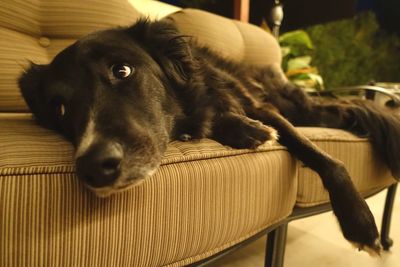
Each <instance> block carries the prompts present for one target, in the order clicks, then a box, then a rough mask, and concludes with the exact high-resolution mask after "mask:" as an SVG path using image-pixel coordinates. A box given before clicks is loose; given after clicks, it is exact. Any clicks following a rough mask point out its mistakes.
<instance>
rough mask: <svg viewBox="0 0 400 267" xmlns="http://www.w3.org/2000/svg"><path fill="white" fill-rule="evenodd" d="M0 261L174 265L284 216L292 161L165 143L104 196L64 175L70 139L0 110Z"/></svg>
mask: <svg viewBox="0 0 400 267" xmlns="http://www.w3.org/2000/svg"><path fill="white" fill-rule="evenodd" d="M0 125H1V127H0V144H1V146H2V149H1V150H0V266H7V267H19V266H30V267H35V266H66V267H67V266H96V267H101V266H105V267H106V266H107V267H110V266H111V267H112V266H116V267H119V266H184V265H187V264H190V263H193V262H195V261H198V260H201V259H204V258H206V257H208V256H211V255H213V254H215V253H218V252H219V251H222V250H223V249H225V248H228V247H230V246H232V245H234V244H236V243H238V242H240V241H242V240H244V239H246V238H248V237H250V236H251V235H254V234H256V233H257V232H259V231H261V230H262V229H264V228H265V227H267V226H269V225H272V224H274V223H276V222H278V221H280V220H281V219H283V218H284V217H286V216H288V215H289V214H290V212H291V210H292V208H293V206H294V203H295V199H296V189H297V183H296V179H295V177H296V170H297V168H296V166H297V163H296V161H295V160H294V159H293V158H292V157H291V156H290V155H289V154H288V153H287V152H286V151H285V150H284V149H283V148H282V147H280V146H277V145H265V146H263V147H262V148H261V149H259V150H256V151H250V150H234V149H230V148H227V147H224V146H222V145H221V144H218V143H216V142H214V141H211V140H202V141H199V142H188V143H182V142H173V143H171V144H170V145H169V147H168V150H167V152H166V154H165V157H164V159H163V161H162V165H161V167H160V169H159V171H158V172H157V173H156V174H155V175H154V176H152V177H151V178H149V179H148V180H147V181H145V182H144V183H143V184H141V185H140V186H138V187H135V188H132V189H131V190H128V191H126V192H123V193H120V194H117V195H115V196H112V197H110V198H106V199H99V198H96V197H95V196H94V195H92V194H91V193H90V192H88V191H87V190H86V189H85V188H84V187H83V185H82V184H81V183H80V182H79V181H78V179H77V178H76V177H75V174H74V166H73V163H72V159H73V151H72V147H71V145H70V144H69V143H68V142H66V141H65V140H63V138H62V137H60V136H58V135H56V134H54V133H52V132H50V131H48V130H46V129H42V128H40V127H38V126H36V125H35V123H34V122H33V120H32V119H31V118H30V116H29V115H27V114H25V115H24V114H22V115H18V114H17V115H5V114H3V115H1V116H0Z"/></svg>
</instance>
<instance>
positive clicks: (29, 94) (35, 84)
mask: <svg viewBox="0 0 400 267" xmlns="http://www.w3.org/2000/svg"><path fill="white" fill-rule="evenodd" d="M46 69H47V65H37V64H35V63H31V65H30V67H29V68H28V69H27V70H26V71H25V72H24V73H22V75H21V76H20V77H19V79H18V85H19V88H20V91H21V94H22V96H23V98H24V99H25V102H26V103H27V104H28V106H29V108H30V109H31V111H32V112H33V114H34V115H35V116H36V117H40V114H41V113H43V108H42V107H43V104H44V100H43V97H42V95H43V93H42V92H41V87H42V86H41V84H42V80H43V75H44V72H45V70H46Z"/></svg>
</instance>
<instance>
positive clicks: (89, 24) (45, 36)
mask: <svg viewBox="0 0 400 267" xmlns="http://www.w3.org/2000/svg"><path fill="white" fill-rule="evenodd" d="M139 16H140V14H139V13H138V12H137V11H136V10H135V9H134V8H133V7H132V6H131V4H129V2H128V0H107V1H104V0H85V1H81V0H69V1H66V0H64V1H60V0H24V1H16V0H1V4H0V36H1V38H0V112H13V111H27V110H28V108H27V107H26V105H25V102H24V101H23V99H22V97H21V96H20V93H19V89H18V87H17V82H16V80H17V78H18V77H19V75H20V73H21V72H22V71H23V69H24V67H26V66H27V65H28V64H29V61H32V62H35V63H38V64H45V63H48V62H49V61H50V60H51V58H53V56H54V55H55V54H56V53H58V52H59V51H60V50H61V49H63V48H64V47H66V46H67V45H69V44H71V43H73V42H74V41H75V40H76V39H77V38H79V37H81V36H83V35H85V34H87V33H90V32H92V31H95V30H100V29H104V28H108V27H111V26H124V25H129V24H132V23H133V22H135V21H136V19H137V18H138V17H139Z"/></svg>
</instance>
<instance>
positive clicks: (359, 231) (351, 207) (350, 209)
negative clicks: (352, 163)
mask: <svg viewBox="0 0 400 267" xmlns="http://www.w3.org/2000/svg"><path fill="white" fill-rule="evenodd" d="M325 178H327V182H326V185H327V186H328V188H329V190H328V191H329V197H330V200H331V204H332V209H333V212H334V214H335V215H336V217H337V219H338V221H339V224H340V228H341V229H342V232H343V236H344V237H345V238H346V239H347V240H348V241H349V242H350V243H351V244H353V245H354V246H355V247H356V248H357V249H359V250H364V251H366V252H368V253H369V254H370V255H371V256H374V255H380V252H381V244H380V241H379V232H378V228H377V227H376V223H375V219H374V216H373V214H372V212H371V210H370V209H369V207H368V205H367V203H366V202H365V200H364V199H363V198H362V197H361V196H360V195H359V194H358V192H357V190H356V189H355V187H354V185H353V184H352V182H351V180H350V177H349V176H348V173H347V171H346V169H345V168H344V166H342V165H337V168H336V169H333V170H332V171H331V172H330V173H329V174H328V176H327V177H325Z"/></svg>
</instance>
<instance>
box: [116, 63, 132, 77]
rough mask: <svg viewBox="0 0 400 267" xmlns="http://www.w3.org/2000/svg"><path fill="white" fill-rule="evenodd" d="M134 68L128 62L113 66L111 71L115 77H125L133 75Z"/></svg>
mask: <svg viewBox="0 0 400 267" xmlns="http://www.w3.org/2000/svg"><path fill="white" fill-rule="evenodd" d="M133 72H134V68H133V67H131V66H129V65H126V64H115V65H112V66H111V73H112V76H113V77H114V78H115V79H119V80H122V79H125V78H128V77H129V76H131V75H132V73H133Z"/></svg>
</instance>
